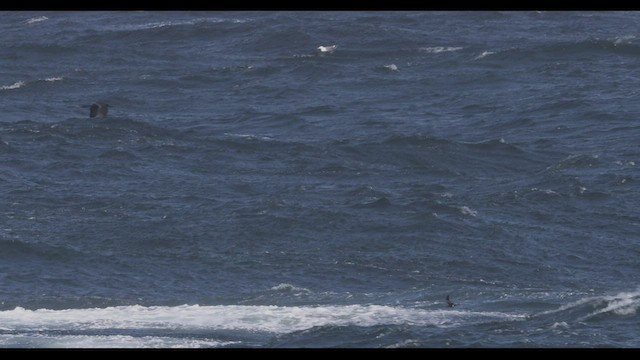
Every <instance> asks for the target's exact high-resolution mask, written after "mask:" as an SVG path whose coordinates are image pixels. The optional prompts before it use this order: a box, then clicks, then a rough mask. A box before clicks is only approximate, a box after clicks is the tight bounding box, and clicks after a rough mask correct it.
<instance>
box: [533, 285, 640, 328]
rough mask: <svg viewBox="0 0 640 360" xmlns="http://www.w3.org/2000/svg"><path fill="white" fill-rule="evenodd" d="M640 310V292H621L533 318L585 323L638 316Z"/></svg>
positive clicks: (568, 305) (549, 311)
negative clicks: (617, 317)
mask: <svg viewBox="0 0 640 360" xmlns="http://www.w3.org/2000/svg"><path fill="white" fill-rule="evenodd" d="M638 309H640V291H630V292H621V293H618V294H616V295H603V296H588V297H585V298H582V299H580V300H577V301H574V302H571V303H568V304H565V305H562V306H560V307H559V308H557V309H553V310H547V311H543V312H540V313H537V314H534V315H531V316H530V317H531V318H538V317H546V316H553V318H554V320H555V321H556V322H558V321H562V322H564V323H569V324H570V323H574V322H584V321H588V320H595V319H599V318H601V317H605V316H631V315H636V314H637V311H638Z"/></svg>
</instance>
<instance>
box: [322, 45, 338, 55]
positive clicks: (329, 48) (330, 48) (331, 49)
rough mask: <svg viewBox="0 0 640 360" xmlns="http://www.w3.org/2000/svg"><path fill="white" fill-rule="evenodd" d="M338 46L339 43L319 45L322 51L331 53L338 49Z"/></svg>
mask: <svg viewBox="0 0 640 360" xmlns="http://www.w3.org/2000/svg"><path fill="white" fill-rule="evenodd" d="M337 48H338V45H327V46H323V45H321V46H318V50H319V51H320V52H322V53H328V54H331V53H333V52H334V51H336V49H337Z"/></svg>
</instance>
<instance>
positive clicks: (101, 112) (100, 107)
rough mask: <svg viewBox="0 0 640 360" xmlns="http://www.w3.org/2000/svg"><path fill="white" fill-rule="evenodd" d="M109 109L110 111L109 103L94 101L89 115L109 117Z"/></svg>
mask: <svg viewBox="0 0 640 360" xmlns="http://www.w3.org/2000/svg"><path fill="white" fill-rule="evenodd" d="M107 111H109V104H105V103H93V104H92V105H91V108H90V109H89V117H92V118H94V117H96V116H97V117H107Z"/></svg>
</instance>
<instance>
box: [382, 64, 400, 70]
mask: <svg viewBox="0 0 640 360" xmlns="http://www.w3.org/2000/svg"><path fill="white" fill-rule="evenodd" d="M384 67H385V68H386V69H389V70H391V71H398V66H397V65H396V64H389V65H385V66H384Z"/></svg>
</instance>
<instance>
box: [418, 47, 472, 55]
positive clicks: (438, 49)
mask: <svg viewBox="0 0 640 360" xmlns="http://www.w3.org/2000/svg"><path fill="white" fill-rule="evenodd" d="M462 49H463V47H461V46H433V47H422V48H420V50H422V51H424V52H428V53H431V54H439V53H443V52H452V51H458V50H462Z"/></svg>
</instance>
